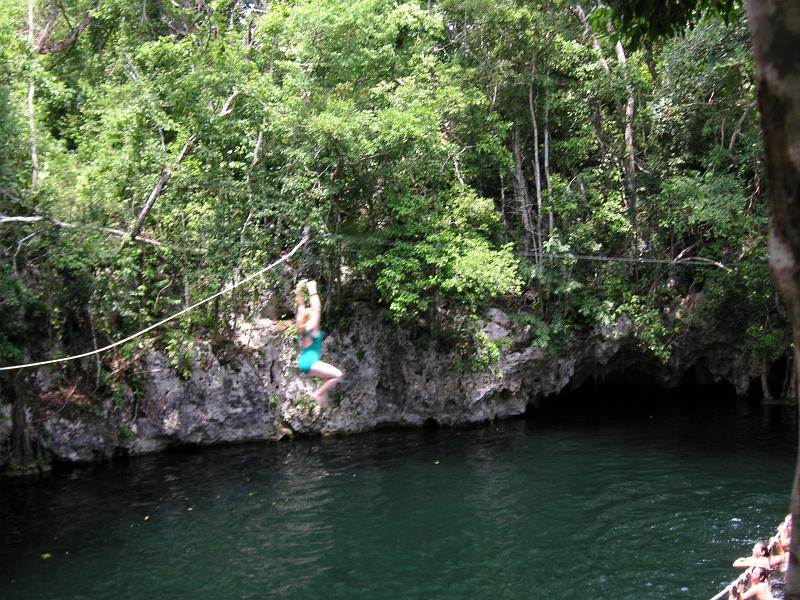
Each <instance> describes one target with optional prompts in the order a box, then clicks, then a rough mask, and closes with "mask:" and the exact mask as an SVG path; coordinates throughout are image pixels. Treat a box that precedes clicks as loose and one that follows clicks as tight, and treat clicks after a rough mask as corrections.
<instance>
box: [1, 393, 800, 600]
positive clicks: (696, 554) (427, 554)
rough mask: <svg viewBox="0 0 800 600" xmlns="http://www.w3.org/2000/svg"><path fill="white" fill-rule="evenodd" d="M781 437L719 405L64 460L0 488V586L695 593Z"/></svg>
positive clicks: (760, 484) (755, 413)
mask: <svg viewBox="0 0 800 600" xmlns="http://www.w3.org/2000/svg"><path fill="white" fill-rule="evenodd" d="M795 430H796V417H795V416H794V411H793V410H792V409H787V408H779V407H766V408H761V407H756V406H752V405H750V404H747V403H746V402H741V401H740V402H736V401H733V400H731V399H727V400H726V401H725V402H711V403H710V405H709V406H704V405H702V404H696V403H689V404H683V405H677V406H670V407H662V408H660V409H653V410H651V411H649V412H648V411H645V410H637V411H633V412H631V411H626V412H624V413H621V414H620V413H618V414H615V415H611V416H600V415H599V413H598V414H591V413H586V411H584V412H583V413H581V412H580V411H578V414H577V416H576V415H575V414H572V413H570V414H567V413H562V414H559V415H555V416H553V415H551V414H547V413H544V414H538V415H536V414H535V415H533V416H532V417H530V418H528V419H527V420H519V421H508V422H502V423H496V424H491V425H485V426H481V427H474V428H462V429H432V430H430V429H425V430H408V431H381V432H374V433H370V434H365V435H359V436H353V437H345V438H330V439H301V440H295V441H292V442H289V443H279V444H264V445H247V446H238V447H225V448H210V449H202V450H192V451H181V452H174V453H169V454H165V455H160V456H152V457H141V458H135V459H130V460H127V461H117V462H113V463H110V464H104V465H93V466H83V467H77V468H68V467H63V466H62V467H60V468H56V470H55V471H54V472H53V473H52V474H50V475H48V476H45V477H43V478H40V479H36V480H2V481H1V482H0V485H2V489H1V490H0V532H2V539H3V542H2V544H0V598H3V599H5V600H11V599H16V598H20V599H23V598H24V599H26V600H27V599H36V598H43V599H44V598H58V599H65V600H66V599H74V600H78V599H109V598H114V599H115V600H125V599H137V600H139V599H141V598H191V599H197V600H200V599H209V600H210V599H215V600H216V599H220V598H240V599H260V598H293V599H294V598H341V599H347V600H354V599H355V600H358V599H375V598H420V599H422V598H425V599H432V598H445V599H448V598H453V599H456V598H458V599H464V598H476V599H481V598H492V599H505V598H508V599H511V598H514V599H516V598H548V599H553V598H564V599H568V598H569V599H572V598H579V597H583V598H586V597H591V598H609V599H614V600H619V599H636V600H643V599H649V598H652V599H659V600H661V599H668V598H701V599H702V598H707V597H711V596H713V595H714V594H715V593H716V592H717V591H718V590H719V589H720V588H721V587H722V586H723V585H724V584H725V583H727V582H728V581H729V580H730V579H732V578H733V577H734V576H735V574H736V573H735V572H734V570H733V569H731V567H730V563H731V562H732V561H733V559H734V558H735V557H736V556H739V555H742V554H746V553H748V551H749V547H750V545H752V543H753V542H754V541H755V540H757V539H765V538H767V537H768V536H769V535H770V534H771V533H772V528H773V527H774V526H775V525H776V524H777V523H778V522H779V521H780V520H781V519H782V517H783V516H784V514H785V512H786V510H787V507H788V493H789V490H790V487H791V478H792V473H793V470H794V459H795V449H794V444H795V433H794V432H795Z"/></svg>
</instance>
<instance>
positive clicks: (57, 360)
mask: <svg viewBox="0 0 800 600" xmlns="http://www.w3.org/2000/svg"><path fill="white" fill-rule="evenodd" d="M308 237H309V236H308V233H305V234H304V235H303V239H301V240H300V241H299V242H298V243H297V245H296V246H295V247H294V248H292V249H291V251H289V253H288V254H285V255H284V256H282V257H281V258H279V259H278V260H276V261H275V262H274V263H272V264H271V265H269V266H266V267H264V268H263V269H261V270H260V271H256V272H255V273H253V274H251V275H248V276H247V277H245V278H244V279H242V280H241V281H239V282H238V283H234V284H233V285H230V286H228V287H226V288H225V289H223V290H221V291H219V292H217V293H216V294H212V295H211V296H209V297H208V298H204V299H203V300H200V301H199V302H195V303H194V304H192V305H191V306H187V307H186V308H184V309H183V310H182V311H180V312H176V313H175V314H174V315H171V316H169V317H167V318H166V319H161V320H160V321H159V322H158V323H154V324H153V325H150V326H149V327H146V328H145V329H142V330H141V331H137V332H136V333H134V334H132V335H129V336H128V337H126V338H125V339H123V340H119V341H118V342H114V343H113V344H109V345H108V346H103V347H102V348H98V349H96V350H92V351H91V352H84V353H83V354H76V355H75V356H65V357H63V358H53V359H50V360H42V361H39V362H34V363H27V364H22V365H12V366H10V367H0V371H13V370H16V369H27V368H30V367H41V366H43V365H52V364H55V363H61V362H67V361H70V360H78V359H79V358H86V357H87V356H92V355H94V354H100V353H101V352H105V351H106V350H111V348H116V347H117V346H121V345H122V344H125V343H127V342H130V341H131V340H133V339H135V338H137V337H139V336H141V335H144V334H145V333H147V332H148V331H152V330H153V329H155V328H156V327H160V326H161V325H163V324H164V323H166V322H167V321H171V320H172V319H175V318H177V317H180V316H181V315H183V314H186V313H187V312H189V311H190V310H193V309H195V308H197V307H198V306H201V305H203V304H205V303H206V302H210V301H211V300H213V299H214V298H217V297H219V296H222V295H223V294H227V293H228V292H230V291H231V290H233V289H235V288H237V287H239V286H240V285H243V284H245V283H247V282H248V281H250V280H252V279H255V278H256V277H258V276H259V275H262V274H263V273H266V272H267V271H269V270H270V269H274V268H275V267H277V266H278V265H279V264H281V263H282V262H284V261H285V260H287V259H288V258H289V257H290V256H292V255H293V254H294V253H295V252H297V251H298V250H299V249H300V248H301V247H302V246H303V245H304V244H305V243H306V242H308Z"/></svg>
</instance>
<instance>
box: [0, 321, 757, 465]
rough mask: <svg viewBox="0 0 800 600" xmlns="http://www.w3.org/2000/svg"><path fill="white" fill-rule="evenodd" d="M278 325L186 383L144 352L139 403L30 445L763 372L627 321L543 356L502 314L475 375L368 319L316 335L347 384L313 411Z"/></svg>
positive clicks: (230, 432) (744, 377) (501, 413)
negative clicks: (659, 345) (653, 341)
mask: <svg viewBox="0 0 800 600" xmlns="http://www.w3.org/2000/svg"><path fill="white" fill-rule="evenodd" d="M285 325H286V324H285V323H280V322H275V321H270V320H266V319H264V320H259V321H257V322H254V323H250V324H245V325H243V326H242V327H241V329H240V335H239V339H238V340H237V341H238V348H239V350H238V351H237V353H235V354H234V355H233V356H230V354H229V355H228V356H227V357H226V358H225V360H224V362H221V361H220V359H219V358H217V357H215V356H214V355H213V354H212V353H211V352H210V351H208V350H203V349H202V348H201V349H199V351H198V353H197V354H196V357H195V359H194V362H193V366H192V369H191V372H190V375H189V376H188V377H185V378H182V377H180V376H179V374H178V373H177V372H176V371H175V369H173V368H172V367H171V366H170V365H169V364H168V361H167V359H166V358H165V357H164V356H162V355H160V354H157V353H151V354H149V355H148V356H147V357H146V359H145V363H144V373H145V377H144V391H143V392H142V393H139V394H135V395H134V394H132V393H131V394H130V395H129V396H128V397H125V398H122V399H119V398H117V399H115V400H114V401H113V402H112V401H111V400H108V401H106V402H104V403H103V405H102V407H101V409H100V411H99V412H98V411H96V410H95V411H94V414H91V415H89V413H87V412H86V411H63V412H59V413H56V414H51V415H50V416H47V417H45V418H43V419H37V420H35V424H34V425H33V426H34V427H35V428H36V437H37V438H38V440H39V443H40V444H41V445H42V446H44V447H45V448H46V449H47V450H49V451H50V452H51V453H52V454H53V455H54V456H55V457H56V458H57V459H61V460H67V461H90V460H96V459H99V458H104V457H110V456H114V455H116V454H119V453H130V454H143V453H148V452H156V451H159V450H162V449H164V448H166V447H169V446H174V445H179V444H199V445H209V444H219V443H226V442H243V441H254V440H278V439H281V438H283V437H285V436H291V435H304V434H312V435H313V434H343V433H354V432H360V431H365V430H369V429H374V428H376V427H381V426H389V425H408V426H415V425H421V424H423V423H425V422H426V421H433V422H436V423H440V424H445V425H453V424H459V423H471V422H480V421H486V420H491V419H495V418H504V417H510V416H513V415H519V414H521V413H523V412H524V411H525V409H526V408H527V406H528V405H532V406H536V405H538V404H539V403H540V401H541V400H542V399H543V398H545V397H547V396H551V395H554V394H558V393H560V392H562V391H565V390H568V389H575V388H578V387H580V385H581V384H583V383H585V382H586V381H588V380H592V379H597V380H602V379H605V378H609V377H611V378H615V379H617V380H631V381H634V380H636V379H639V380H642V381H647V382H648V383H658V384H661V385H663V386H666V387H671V386H676V385H678V384H680V383H681V381H682V380H684V379H685V378H686V376H687V374H689V373H691V376H692V380H694V381H701V382H712V381H727V382H730V383H731V384H733V386H734V388H735V389H736V390H737V392H739V393H742V394H743V393H745V392H746V391H747V389H748V386H749V385H750V382H751V379H753V378H756V377H758V375H759V365H757V364H755V363H753V362H752V361H750V360H748V359H747V357H746V356H744V354H743V353H741V352H738V350H737V346H736V344H734V343H731V338H730V333H728V334H725V333H723V332H717V333H709V332H704V333H702V334H699V333H698V334H695V335H694V337H690V338H687V339H684V340H681V341H680V343H678V344H677V345H676V347H675V349H674V355H673V358H672V360H671V362H670V363H669V364H667V365H662V364H660V363H658V362H657V361H655V360H654V359H652V358H647V356H646V355H645V354H644V353H642V352H641V351H639V350H637V349H636V345H635V343H634V340H633V336H632V332H633V328H634V325H633V323H631V322H630V321H628V320H625V319H623V320H621V321H619V322H618V323H616V324H615V325H614V326H613V327H607V328H604V329H602V330H600V331H596V332H594V333H593V334H592V335H590V336H587V337H583V338H581V337H578V336H575V337H573V338H571V339H569V340H567V342H566V343H565V344H564V345H563V347H562V349H561V350H560V351H559V352H558V353H557V354H548V353H546V352H545V351H544V350H543V349H541V348H538V347H536V345H532V341H531V339H532V337H531V335H530V332H529V331H528V330H527V328H526V327H523V326H518V325H516V326H515V325H512V324H511V323H510V321H509V318H508V316H507V315H505V314H504V313H503V312H502V311H499V310H497V309H493V310H491V311H490V312H489V313H488V315H487V318H486V320H485V321H484V322H482V323H481V324H480V325H481V326H482V331H483V333H484V335H485V336H486V337H487V339H489V340H490V341H493V342H497V341H500V342H501V343H500V344H499V346H500V347H501V355H500V360H499V361H498V362H497V363H496V364H494V365H492V366H491V368H489V369H484V370H481V371H480V372H475V371H474V369H471V368H469V367H467V366H465V364H464V361H463V359H462V357H461V356H460V355H459V354H458V353H457V352H456V351H454V350H453V351H442V350H441V349H437V348H436V347H435V344H428V345H422V344H419V343H415V342H414V341H413V340H412V339H411V337H410V335H409V334H408V332H405V331H404V330H402V329H398V328H397V327H395V326H393V325H391V324H387V323H385V322H384V321H383V320H382V319H381V318H380V316H379V315H374V314H371V313H369V312H364V313H362V314H356V315H353V316H352V318H351V319H349V320H348V323H347V326H346V327H343V328H341V329H336V330H333V331H332V332H330V333H329V335H327V337H326V339H325V343H324V351H325V360H327V361H329V362H331V363H332V364H335V365H337V366H338V367H340V368H341V369H342V370H343V371H345V378H344V379H343V381H342V382H341V384H340V385H339V388H338V390H337V391H336V392H335V393H334V394H333V404H334V406H333V407H332V408H330V409H327V410H325V411H322V412H321V411H319V409H318V408H317V407H316V406H315V405H314V404H313V402H312V401H311V400H310V393H311V391H313V389H314V387H315V382H313V381H312V380H311V378H310V377H308V376H303V375H300V374H299V373H298V372H297V370H296V369H295V367H294V361H295V356H296V349H295V345H294V339H293V338H292V337H291V336H290V335H288V334H287V332H286V327H285ZM337 401H338V402H337ZM9 432H10V420H9V419H8V418H4V417H3V416H2V415H0V466H2V464H3V463H4V462H7V452H5V453H4V452H3V451H2V449H3V448H4V447H6V446H7V442H6V441H5V440H7V439H8V436H9Z"/></svg>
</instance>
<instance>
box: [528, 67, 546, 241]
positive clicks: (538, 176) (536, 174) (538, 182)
mask: <svg viewBox="0 0 800 600" xmlns="http://www.w3.org/2000/svg"><path fill="white" fill-rule="evenodd" d="M535 74H536V62H535V57H534V62H533V66H532V67H531V76H532V77H533V76H534V75H535ZM528 108H529V109H530V111H531V126H532V127H533V182H534V186H535V187H536V246H538V247H539V248H542V242H543V241H544V238H543V237H542V173H541V170H540V168H539V123H538V122H537V120H536V103H535V101H534V97H533V82H531V83H530V85H528Z"/></svg>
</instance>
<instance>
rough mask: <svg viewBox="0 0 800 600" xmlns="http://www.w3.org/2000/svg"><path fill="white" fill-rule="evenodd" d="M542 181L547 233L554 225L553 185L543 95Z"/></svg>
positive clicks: (548, 125) (548, 126)
mask: <svg viewBox="0 0 800 600" xmlns="http://www.w3.org/2000/svg"><path fill="white" fill-rule="evenodd" d="M544 182H545V187H546V188H547V235H548V237H549V236H550V235H551V234H552V233H553V230H554V229H555V227H556V223H555V215H554V213H553V186H552V184H551V183H550V108H549V105H548V103H547V97H546V96H545V103H544Z"/></svg>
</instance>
